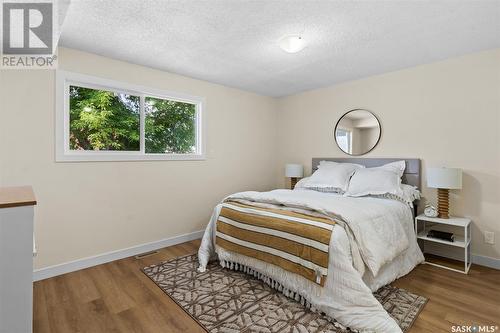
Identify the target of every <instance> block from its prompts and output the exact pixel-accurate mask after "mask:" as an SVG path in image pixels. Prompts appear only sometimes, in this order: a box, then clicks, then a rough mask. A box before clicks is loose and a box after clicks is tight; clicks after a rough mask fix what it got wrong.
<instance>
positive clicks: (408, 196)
mask: <svg viewBox="0 0 500 333" xmlns="http://www.w3.org/2000/svg"><path fill="white" fill-rule="evenodd" d="M400 189H401V191H400V192H399V193H385V194H380V195H373V196H374V197H377V198H384V199H392V200H397V201H401V202H402V203H404V204H407V205H408V206H410V207H412V208H413V202H414V201H415V200H419V199H420V191H419V190H418V189H417V187H415V186H411V185H408V184H401V187H400Z"/></svg>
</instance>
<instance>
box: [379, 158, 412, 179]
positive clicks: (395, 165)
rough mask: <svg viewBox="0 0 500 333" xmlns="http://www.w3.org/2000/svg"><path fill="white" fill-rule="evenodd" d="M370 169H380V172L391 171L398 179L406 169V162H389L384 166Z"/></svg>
mask: <svg viewBox="0 0 500 333" xmlns="http://www.w3.org/2000/svg"><path fill="white" fill-rule="evenodd" d="M370 169H380V170H387V171H392V172H394V173H397V174H398V175H399V177H400V178H401V177H403V173H404V172H405V169H406V162H405V161H396V162H391V163H387V164H384V165H382V166H379V167H375V168H370Z"/></svg>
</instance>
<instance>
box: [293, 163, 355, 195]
mask: <svg viewBox="0 0 500 333" xmlns="http://www.w3.org/2000/svg"><path fill="white" fill-rule="evenodd" d="M361 168H363V166H360V165H358V164H352V163H336V162H326V161H321V162H320V164H319V166H318V170H316V172H314V173H313V174H312V175H311V177H309V178H307V181H304V182H303V183H302V184H301V186H302V187H303V188H306V189H314V190H320V189H321V190H322V192H336V193H342V192H345V191H346V190H347V187H348V185H349V179H350V178H351V176H352V175H353V174H354V171H356V170H357V169H361Z"/></svg>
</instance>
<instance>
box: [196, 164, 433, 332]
mask: <svg viewBox="0 0 500 333" xmlns="http://www.w3.org/2000/svg"><path fill="white" fill-rule="evenodd" d="M401 160H404V161H405V162H404V163H405V167H404V172H403V173H402V176H401V179H402V183H405V184H409V185H413V186H415V187H418V188H420V179H421V176H420V160H419V159H387V158H381V159H369V158H313V160H312V171H313V172H314V171H315V170H316V169H317V168H318V166H319V164H320V162H321V161H329V162H337V163H355V164H359V165H362V166H364V167H366V168H374V167H380V166H383V165H386V164H387V163H391V162H396V161H401ZM321 163H323V162H321ZM231 214H232V215H231ZM236 214H237V215H236ZM413 215H414V214H413V209H412V207H411V206H410V205H407V204H405V203H402V202H400V201H397V200H393V199H389V198H381V197H374V196H363V197H346V196H345V195H343V194H336V193H323V192H319V191H313V190H307V189H296V190H274V191H269V192H254V191H249V192H241V193H236V194H233V195H231V196H229V197H227V198H226V199H225V200H223V202H222V203H221V204H219V205H217V207H215V209H214V212H213V215H212V217H211V220H210V222H209V224H208V226H207V228H206V231H205V234H204V236H203V239H202V243H201V246H200V249H199V253H198V256H199V261H200V268H199V269H200V270H201V271H203V270H204V269H205V267H206V265H207V263H208V261H209V260H215V259H217V260H219V262H220V263H221V265H222V266H224V267H227V268H229V269H239V270H242V271H245V272H247V273H249V274H253V275H254V276H257V277H258V278H260V279H262V280H264V281H265V282H266V283H268V284H269V285H271V286H272V287H274V288H276V289H278V290H280V291H281V292H283V293H284V294H285V295H287V296H290V297H293V298H295V299H296V300H298V301H300V302H302V304H304V305H305V306H307V307H310V308H311V309H312V310H314V311H320V312H323V313H325V314H326V315H327V316H329V317H331V318H335V319H336V320H337V321H338V322H339V323H341V324H342V325H344V326H346V327H349V328H351V329H353V330H358V331H370V332H401V329H400V328H399V326H398V325H397V324H396V322H395V321H394V320H393V319H392V318H391V317H390V316H389V315H388V314H387V312H386V311H385V310H384V309H383V307H382V305H381V304H380V303H379V302H378V301H377V300H376V299H375V297H374V296H373V294H372V293H373V292H374V291H376V290H377V289H379V288H380V287H382V286H384V285H386V284H389V283H391V282H392V281H394V280H395V279H397V278H399V277H401V276H404V275H406V274H408V273H409V272H410V271H411V270H412V269H413V268H414V267H415V266H416V265H417V264H419V263H421V262H422V261H423V260H424V258H423V255H422V252H421V251H420V248H419V247H418V245H417V242H416V239H415V236H414V229H413ZM233 216H234V218H232V217H233ZM264 217H265V218H271V219H273V220H272V221H271V223H272V226H273V228H274V231H273V234H272V235H264V236H262V237H261V238H266V239H267V238H269V239H270V240H271V241H273V246H272V248H271V247H265V246H264V247H252V248H250V246H249V245H248V244H249V243H245V242H243V241H241V240H239V239H237V238H238V233H236V234H234V233H233V234H231V232H238V231H239V232H240V233H241V232H245V233H249V237H251V236H252V233H253V232H254V231H255V230H258V228H261V225H260V224H259V223H263V222H262V221H260V219H264ZM279 218H284V219H289V220H296V221H298V222H300V223H302V226H305V227H304V228H303V229H304V230H306V229H307V227H311V228H312V227H314V228H315V230H319V229H321V228H322V229H324V230H326V229H328V230H330V234H331V236H330V238H329V241H328V242H325V238H324V234H321V233H317V234H316V233H315V232H313V231H311V230H312V229H314V228H312V229H311V230H310V231H309V233H306V234H303V235H300V234H297V233H295V234H294V237H295V239H294V241H295V242H296V244H299V245H300V244H302V245H303V246H304V247H305V248H300V249H299V250H297V251H299V252H301V253H306V254H307V258H308V260H302V261H301V259H300V258H297V257H293V258H287V260H282V259H283V258H280V257H279V255H275V254H273V252H272V251H275V249H274V248H276V247H279V246H283V247H284V248H286V246H287V244H285V243H284V244H283V245H279V244H277V243H279V242H278V241H280V233H282V232H283V231H286V230H281V229H280V228H281V226H280V227H279V228H278V227H276V226H278V225H280V224H279V223H281V220H279ZM234 220H240V222H245V223H248V225H245V226H243V225H229V222H230V221H234ZM225 222H228V223H227V225H226V226H225V227H226V228H227V231H226V230H224V229H223V228H222V226H223V225H224V224H226V223H225ZM298 222H297V223H298ZM281 225H283V226H284V225H285V223H282V224H281ZM236 226H237V227H243V228H245V230H243V229H238V228H235V227H236ZM231 228H233V229H231ZM235 230H236V231H235ZM290 232H291V233H293V230H292V231H290ZM304 232H305V231H304ZM254 236H255V235H254ZM273 237H274V238H273ZM325 243H326V244H325ZM259 246H260V245H259ZM325 247H326V248H325ZM259 250H260V251H259ZM322 251H323V252H322ZM278 252H279V253H284V252H286V251H281V252H280V251H278ZM279 253H278V254H279ZM325 253H326V257H325ZM278 260H279V261H280V262H278ZM281 261H283V262H281Z"/></svg>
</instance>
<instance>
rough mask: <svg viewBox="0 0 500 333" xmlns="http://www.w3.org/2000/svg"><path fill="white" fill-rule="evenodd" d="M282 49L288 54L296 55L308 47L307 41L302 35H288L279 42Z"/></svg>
mask: <svg viewBox="0 0 500 333" xmlns="http://www.w3.org/2000/svg"><path fill="white" fill-rule="evenodd" d="M279 45H280V47H281V49H282V50H283V51H285V52H288V53H296V52H299V51H301V50H302V49H303V48H304V47H306V41H305V40H304V38H302V36H301V35H286V36H283V37H281V39H280V40H279Z"/></svg>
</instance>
